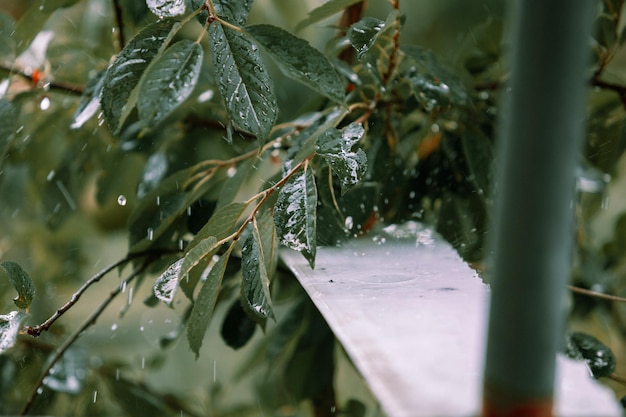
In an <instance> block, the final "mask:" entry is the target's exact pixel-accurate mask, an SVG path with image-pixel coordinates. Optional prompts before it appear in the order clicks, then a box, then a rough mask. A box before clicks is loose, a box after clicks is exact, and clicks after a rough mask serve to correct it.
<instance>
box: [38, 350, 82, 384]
mask: <svg viewBox="0 0 626 417" xmlns="http://www.w3.org/2000/svg"><path fill="white" fill-rule="evenodd" d="M88 359H89V358H88V356H87V352H85V351H83V350H81V349H80V348H71V349H69V350H68V351H67V352H65V353H64V354H63V356H62V357H61V359H60V360H59V361H58V362H57V363H56V364H55V365H54V367H53V368H52V370H51V372H50V373H49V374H48V376H46V378H45V379H44V380H43V383H44V385H45V386H47V387H48V388H50V389H51V390H54V391H57V392H64V393H67V394H74V395H76V394H78V393H80V392H81V391H82V389H83V388H84V385H85V378H86V376H87V375H86V374H85V369H87V368H88V367H89V363H88V362H89V360H88Z"/></svg>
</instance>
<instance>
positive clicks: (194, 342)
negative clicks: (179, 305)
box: [187, 245, 235, 358]
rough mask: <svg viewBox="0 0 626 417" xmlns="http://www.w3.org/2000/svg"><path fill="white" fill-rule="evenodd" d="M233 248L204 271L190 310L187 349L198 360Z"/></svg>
mask: <svg viewBox="0 0 626 417" xmlns="http://www.w3.org/2000/svg"><path fill="white" fill-rule="evenodd" d="M234 247H235V245H230V246H229V247H228V250H227V251H226V252H225V253H224V254H223V255H221V256H220V258H219V259H218V260H217V262H215V264H214V265H212V266H209V267H208V272H207V271H205V273H207V274H208V275H207V277H206V281H205V282H204V283H203V284H202V287H201V288H200V292H199V293H198V297H197V299H196V301H195V302H194V304H193V308H192V309H191V315H190V316H189V321H188V322H187V340H188V342H189V347H190V348H191V350H192V351H193V352H194V353H195V354H196V358H198V355H199V354H200V347H201V346H202V340H203V339H204V334H205V333H206V329H207V327H208V326H209V323H210V322H211V317H212V316H213V310H214V309H215V304H216V303H217V296H218V295H219V293H220V290H221V287H222V279H223V278H224V272H225V271H226V265H227V263H228V259H229V258H230V253H231V252H232V250H233V248H234ZM203 275H204V273H203Z"/></svg>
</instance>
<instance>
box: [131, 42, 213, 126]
mask: <svg viewBox="0 0 626 417" xmlns="http://www.w3.org/2000/svg"><path fill="white" fill-rule="evenodd" d="M203 56H204V52H203V50H202V47H201V46H200V45H199V44H197V43H195V42H192V41H190V40H186V39H185V40H182V41H180V42H178V43H176V44H174V45H173V46H171V47H170V48H168V49H166V50H165V52H164V53H163V54H162V55H159V56H158V57H157V58H156V59H154V61H152V63H151V64H150V66H149V67H148V69H146V71H145V73H144V74H143V76H142V77H141V82H140V84H139V93H138V96H137V110H138V111H139V118H140V119H141V120H143V122H144V124H145V125H146V126H154V125H157V124H158V123H159V122H161V121H163V120H164V119H165V118H166V117H167V116H169V115H170V114H171V113H172V112H173V111H174V110H175V109H176V108H178V106H180V105H181V104H182V103H183V102H184V101H185V100H187V98H188V97H189V96H190V95H191V93H192V92H193V89H194V88H195V86H196V83H197V82H198V77H199V75H200V68H201V67H202V58H203Z"/></svg>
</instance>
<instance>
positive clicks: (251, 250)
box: [241, 228, 274, 319]
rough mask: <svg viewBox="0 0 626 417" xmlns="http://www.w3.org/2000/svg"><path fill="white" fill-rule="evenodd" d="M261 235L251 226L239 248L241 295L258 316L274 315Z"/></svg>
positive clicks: (267, 316) (263, 317)
mask: <svg viewBox="0 0 626 417" xmlns="http://www.w3.org/2000/svg"><path fill="white" fill-rule="evenodd" d="M260 240H261V237H260V236H259V233H258V230H257V229H256V228H253V231H252V234H250V235H248V237H247V238H246V240H245V242H244V244H243V249H242V250H241V273H242V275H243V282H242V284H241V285H242V295H243V297H244V299H245V301H246V302H247V303H248V307H249V309H250V311H251V312H252V313H254V314H255V315H257V316H258V317H259V318H262V319H265V318H269V317H274V311H273V309H272V300H271V296H270V280H269V277H268V276H267V270H266V269H265V268H266V266H265V265H266V264H265V257H264V253H263V250H262V248H261V246H260Z"/></svg>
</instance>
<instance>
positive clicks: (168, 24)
mask: <svg viewBox="0 0 626 417" xmlns="http://www.w3.org/2000/svg"><path fill="white" fill-rule="evenodd" d="M175 24H176V22H174V21H173V20H159V21H158V22H155V23H152V24H150V25H148V26H146V27H145V28H143V29H142V30H141V32H139V33H138V34H137V35H136V36H135V37H134V38H132V39H131V40H130V42H128V45H126V47H124V49H122V51H121V52H120V53H119V55H118V56H117V58H116V59H115V61H114V62H113V64H111V66H110V67H109V68H108V70H107V73H106V76H105V78H104V87H103V90H102V103H101V106H102V112H103V114H104V118H105V120H106V122H107V124H108V125H109V128H110V129H111V130H112V131H113V132H117V133H119V130H120V129H121V125H122V124H123V122H124V120H123V119H124V116H125V114H127V113H128V110H129V108H132V107H134V102H132V100H131V94H132V92H133V90H134V89H135V87H136V86H137V84H138V83H139V80H140V79H141V76H142V74H143V72H144V70H145V69H146V68H147V67H148V65H149V64H150V62H151V61H152V59H153V58H154V57H155V56H156V55H157V54H158V53H159V51H160V50H161V48H162V47H163V45H164V43H165V41H166V39H167V38H168V35H169V34H170V32H171V31H172V28H174V26H175ZM135 99H136V98H135Z"/></svg>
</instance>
